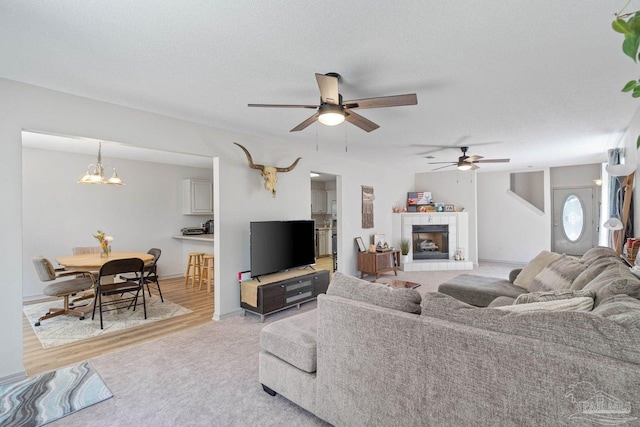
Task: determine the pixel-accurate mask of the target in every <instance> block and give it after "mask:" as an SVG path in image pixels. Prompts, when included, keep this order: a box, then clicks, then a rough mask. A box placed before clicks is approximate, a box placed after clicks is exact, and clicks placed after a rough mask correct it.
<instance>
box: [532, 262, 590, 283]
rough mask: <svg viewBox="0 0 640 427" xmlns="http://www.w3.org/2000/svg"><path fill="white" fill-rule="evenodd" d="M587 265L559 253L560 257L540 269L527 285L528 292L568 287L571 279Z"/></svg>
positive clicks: (571, 281)
mask: <svg viewBox="0 0 640 427" xmlns="http://www.w3.org/2000/svg"><path fill="white" fill-rule="evenodd" d="M588 266H589V265H588V264H587V263H585V262H582V261H580V260H579V259H577V258H574V257H571V256H568V255H561V256H560V258H558V259H556V260H555V261H553V262H552V263H551V264H549V265H548V266H546V267H545V268H543V269H542V271H541V272H540V273H538V274H537V275H536V277H535V278H534V279H533V281H532V282H531V285H529V291H530V292H538V291H551V290H555V289H569V288H570V287H571V285H572V284H573V281H574V280H575V279H576V278H577V277H578V276H579V275H580V273H582V272H583V271H585V270H586V269H587V267H588Z"/></svg>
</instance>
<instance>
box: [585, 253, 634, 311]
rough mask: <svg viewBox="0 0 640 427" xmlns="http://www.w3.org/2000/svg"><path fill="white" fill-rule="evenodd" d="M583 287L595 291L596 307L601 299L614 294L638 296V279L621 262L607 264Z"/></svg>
mask: <svg viewBox="0 0 640 427" xmlns="http://www.w3.org/2000/svg"><path fill="white" fill-rule="evenodd" d="M583 289H585V290H593V291H595V293H596V298H595V307H597V306H598V305H599V304H600V303H601V302H602V301H604V300H605V299H607V298H608V297H611V296H614V295H619V294H623V295H629V296H632V297H634V298H640V279H639V278H637V277H636V276H635V275H634V274H633V273H631V272H630V271H629V267H627V266H626V265H624V264H623V263H622V262H615V263H612V264H611V265H609V266H607V268H605V269H604V270H603V271H602V272H601V273H600V274H599V275H598V276H596V278H595V279H593V280H592V281H590V282H589V283H587V285H586V286H585V287H584V288H583Z"/></svg>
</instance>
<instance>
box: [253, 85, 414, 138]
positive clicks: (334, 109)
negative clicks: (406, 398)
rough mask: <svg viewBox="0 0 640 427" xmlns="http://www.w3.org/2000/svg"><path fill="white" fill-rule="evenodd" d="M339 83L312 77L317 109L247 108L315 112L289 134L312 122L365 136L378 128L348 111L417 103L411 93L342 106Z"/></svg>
mask: <svg viewBox="0 0 640 427" xmlns="http://www.w3.org/2000/svg"><path fill="white" fill-rule="evenodd" d="M339 81H340V75H339V74H338V73H327V74H318V73H316V82H317V83H318V88H319V89H320V105H290V104H248V106H249V107H267V108H268V107H271V108H311V109H315V110H316V112H315V114H314V115H313V116H311V117H309V118H308V119H306V120H305V121H303V122H302V123H300V124H299V125H297V126H296V127H294V128H293V129H291V131H290V132H298V131H301V130H303V129H305V128H306V127H308V126H309V125H310V124H312V123H313V122H315V121H319V122H320V123H322V124H323V125H326V126H337V125H339V124H341V123H343V122H344V121H345V120H346V121H347V122H349V123H351V124H352V125H354V126H357V127H359V128H360V129H362V130H364V131H365V132H371V131H374V130H376V129H378V128H379V127H380V126H379V125H377V124H376V123H374V122H372V121H371V120H369V119H367V118H365V117H363V116H361V115H359V114H356V113H355V112H354V111H352V110H355V109H365V108H383V107H397V106H401V105H416V104H417V103H418V97H417V95H416V94H415V93H410V94H405V95H392V96H383V97H378V98H365V99H357V100H352V101H344V102H343V101H342V95H341V94H340V93H339V92H338V82H339Z"/></svg>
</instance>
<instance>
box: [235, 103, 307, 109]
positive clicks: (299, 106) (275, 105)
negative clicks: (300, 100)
mask: <svg viewBox="0 0 640 427" xmlns="http://www.w3.org/2000/svg"><path fill="white" fill-rule="evenodd" d="M247 107H267V108H318V107H319V105H297V104H247Z"/></svg>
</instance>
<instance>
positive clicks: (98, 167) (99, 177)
mask: <svg viewBox="0 0 640 427" xmlns="http://www.w3.org/2000/svg"><path fill="white" fill-rule="evenodd" d="M106 167H110V168H112V169H113V175H111V178H109V179H104V167H103V166H102V141H100V142H98V162H97V163H95V164H94V163H92V164H90V165H89V166H87V173H86V174H85V175H84V176H83V177H82V178H80V180H79V181H78V184H111V185H124V182H122V180H121V179H120V177H118V172H116V168H115V166H111V165H106Z"/></svg>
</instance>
